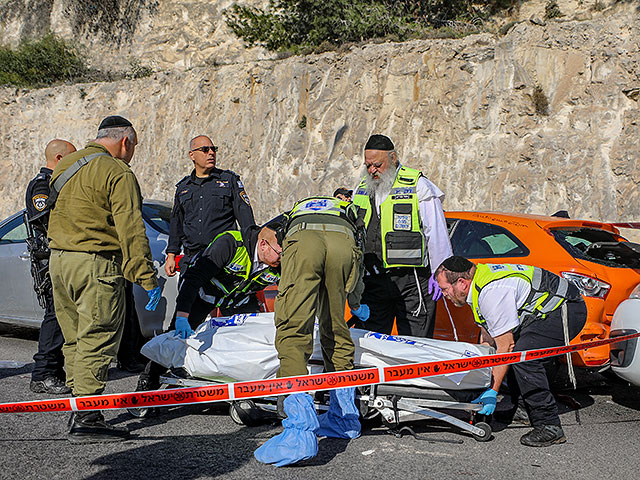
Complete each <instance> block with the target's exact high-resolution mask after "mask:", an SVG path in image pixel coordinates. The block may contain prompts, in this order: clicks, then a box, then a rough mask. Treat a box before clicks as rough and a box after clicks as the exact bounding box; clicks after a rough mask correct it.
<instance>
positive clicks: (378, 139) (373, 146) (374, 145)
mask: <svg viewBox="0 0 640 480" xmlns="http://www.w3.org/2000/svg"><path fill="white" fill-rule="evenodd" d="M364 149H365V150H386V151H391V150H395V147H394V146H393V142H392V141H391V139H390V138H389V137H386V136H384V135H379V134H375V135H371V136H370V137H369V140H367V144H366V145H365V146H364Z"/></svg>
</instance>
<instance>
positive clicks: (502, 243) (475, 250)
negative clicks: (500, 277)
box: [451, 220, 529, 258]
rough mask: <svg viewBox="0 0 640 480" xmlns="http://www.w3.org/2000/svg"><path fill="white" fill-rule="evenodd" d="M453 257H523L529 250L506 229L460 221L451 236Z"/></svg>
mask: <svg viewBox="0 0 640 480" xmlns="http://www.w3.org/2000/svg"><path fill="white" fill-rule="evenodd" d="M451 246H452V247H453V253H454V255H460V256H463V257H467V258H495V257H525V256H527V255H529V249H528V248H527V247H525V246H524V245H523V244H522V242H520V240H518V238H517V237H516V236H515V235H513V234H512V233H511V232H510V231H508V230H507V229H505V228H503V227H501V226H499V225H493V224H491V223H484V222H474V221H471V220H460V221H459V222H458V224H457V225H456V227H455V230H454V231H453V235H452V236H451Z"/></svg>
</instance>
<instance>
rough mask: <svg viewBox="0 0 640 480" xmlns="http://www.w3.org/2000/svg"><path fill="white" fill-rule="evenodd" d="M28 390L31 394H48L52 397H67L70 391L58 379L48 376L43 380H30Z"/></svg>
mask: <svg viewBox="0 0 640 480" xmlns="http://www.w3.org/2000/svg"><path fill="white" fill-rule="evenodd" d="M29 389H30V390H31V391H32V392H33V393H50V394H53V395H67V394H69V393H71V389H70V388H69V387H67V386H66V385H65V383H64V382H63V381H62V380H60V379H59V378H58V377H54V376H53V375H50V376H48V377H47V378H45V379H44V380H31V383H30V384H29Z"/></svg>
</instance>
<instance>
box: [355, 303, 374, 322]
mask: <svg viewBox="0 0 640 480" xmlns="http://www.w3.org/2000/svg"><path fill="white" fill-rule="evenodd" d="M370 313H371V312H370V310H369V305H365V304H364V303H363V304H361V305H360V308H358V309H356V310H353V309H351V315H355V316H356V317H358V320H360V321H361V322H366V321H367V320H369V314H370Z"/></svg>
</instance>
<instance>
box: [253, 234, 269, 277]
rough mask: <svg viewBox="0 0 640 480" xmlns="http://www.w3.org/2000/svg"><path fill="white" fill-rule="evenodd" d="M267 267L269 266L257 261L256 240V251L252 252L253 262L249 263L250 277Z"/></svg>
mask: <svg viewBox="0 0 640 480" xmlns="http://www.w3.org/2000/svg"><path fill="white" fill-rule="evenodd" d="M268 266H269V265H267V264H266V263H262V262H261V261H260V260H259V259H258V241H257V240H256V249H255V250H254V252H253V262H251V272H250V275H253V274H254V273H256V272H257V271H259V270H263V269H265V268H267V267H268Z"/></svg>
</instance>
